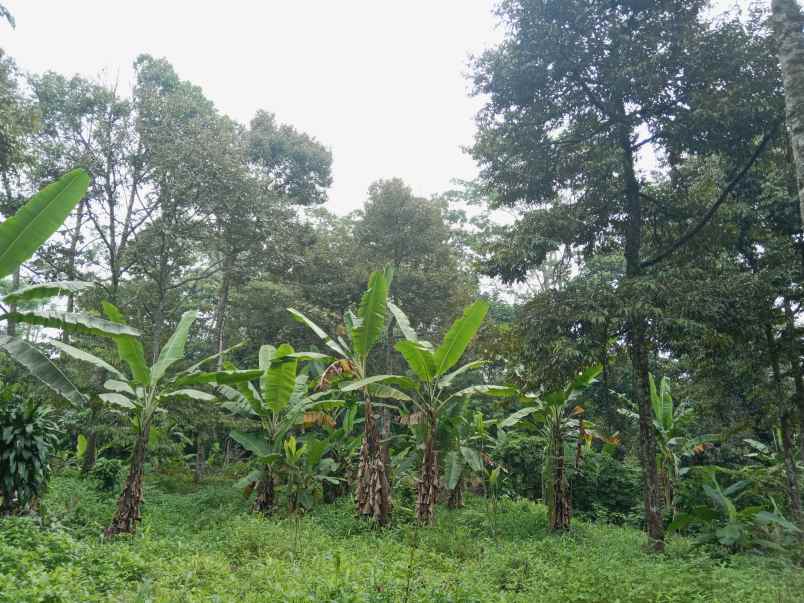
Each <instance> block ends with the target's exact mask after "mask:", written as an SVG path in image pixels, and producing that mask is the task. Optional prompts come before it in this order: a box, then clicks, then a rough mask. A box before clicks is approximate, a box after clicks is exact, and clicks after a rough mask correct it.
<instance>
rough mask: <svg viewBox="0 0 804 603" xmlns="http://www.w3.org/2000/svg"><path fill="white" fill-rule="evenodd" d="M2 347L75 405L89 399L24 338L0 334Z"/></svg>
mask: <svg viewBox="0 0 804 603" xmlns="http://www.w3.org/2000/svg"><path fill="white" fill-rule="evenodd" d="M0 347H2V348H3V349H4V350H5V351H6V352H8V354H9V355H10V356H11V357H12V358H13V359H14V360H16V361H17V362H19V363H20V364H21V365H22V366H24V367H25V368H26V369H28V372H29V373H31V375H33V376H34V377H36V378H37V379H39V381H41V382H42V383H44V384H45V385H47V386H48V387H49V388H50V389H52V390H53V391H54V392H56V393H57V394H59V395H60V396H61V397H63V398H65V399H66V400H68V401H70V402H71V403H72V404H74V405H75V406H79V407H80V406H83V405H84V404H86V402H87V399H86V397H85V396H84V394H82V393H81V392H80V391H78V389H77V388H76V387H75V385H73V384H72V382H71V381H70V380H69V379H68V378H67V377H66V376H65V375H64V373H62V372H61V370H60V369H59V367H57V366H56V365H55V364H53V362H51V360H50V358H48V357H47V356H46V355H45V354H43V353H42V352H41V351H40V350H39V349H38V348H36V347H35V346H33V345H32V344H30V343H28V342H27V341H25V340H24V339H19V338H17V337H9V336H8V335H0Z"/></svg>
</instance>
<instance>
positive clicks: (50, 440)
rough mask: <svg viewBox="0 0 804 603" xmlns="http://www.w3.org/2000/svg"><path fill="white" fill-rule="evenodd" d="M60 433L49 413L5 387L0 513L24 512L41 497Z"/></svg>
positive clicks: (0, 411) (0, 414)
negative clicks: (50, 458)
mask: <svg viewBox="0 0 804 603" xmlns="http://www.w3.org/2000/svg"><path fill="white" fill-rule="evenodd" d="M58 431H59V430H58V426H57V425H56V423H55V422H54V420H53V417H52V413H51V411H50V410H49V409H47V408H45V407H43V406H41V405H39V404H37V403H36V402H34V401H32V400H25V399H23V398H22V397H21V396H19V395H17V394H16V393H14V389H13V387H9V386H4V388H3V391H2V400H0V499H2V500H0V512H2V513H4V514H9V513H15V512H20V511H24V510H26V509H27V508H28V506H29V505H30V504H31V503H32V502H33V501H34V500H35V499H36V498H38V497H40V496H41V495H42V493H43V492H44V490H45V487H46V486H47V480H48V477H49V475H50V466H49V457H50V455H51V453H52V452H53V447H54V446H55V444H56V439H57V434H58Z"/></svg>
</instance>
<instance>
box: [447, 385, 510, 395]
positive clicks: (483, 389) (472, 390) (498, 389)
mask: <svg viewBox="0 0 804 603" xmlns="http://www.w3.org/2000/svg"><path fill="white" fill-rule="evenodd" d="M454 395H455V396H459V397H466V396H477V395H484V396H493V397H496V398H506V397H509V396H514V395H516V389H514V388H513V387H506V386H504V385H472V386H471V387H466V388H464V389H462V390H460V391H459V392H456V393H455V394H454Z"/></svg>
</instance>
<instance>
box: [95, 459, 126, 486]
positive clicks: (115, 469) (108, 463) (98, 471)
mask: <svg viewBox="0 0 804 603" xmlns="http://www.w3.org/2000/svg"><path fill="white" fill-rule="evenodd" d="M124 465H125V463H123V461H121V460H120V459H106V458H99V459H98V460H97V461H95V466H94V467H93V468H92V471H91V472H90V475H91V476H92V477H94V478H95V479H96V480H97V481H98V488H99V489H101V490H103V491H104V492H112V491H114V490H116V489H117V487H118V484H119V482H120V472H121V471H122V470H123V466H124Z"/></svg>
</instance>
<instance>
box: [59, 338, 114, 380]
mask: <svg viewBox="0 0 804 603" xmlns="http://www.w3.org/2000/svg"><path fill="white" fill-rule="evenodd" d="M50 345H52V346H53V347H54V348H56V349H58V350H60V351H62V352H64V353H65V354H67V355H68V356H70V357H71V358H75V359H76V360H81V361H82V362H88V363H89V364H94V365H95V366H97V367H98V368H102V369H103V370H105V371H107V372H109V373H111V374H112V375H114V376H116V377H118V378H119V379H126V376H125V375H124V374H123V373H121V372H120V371H118V370H117V369H116V368H114V367H113V366H112V365H111V364H109V363H108V362H106V361H105V360H103V359H101V358H98V357H97V356H95V355H94V354H90V353H89V352H85V351H84V350H79V349H78V348H76V347H74V346H71V345H70V344H69V343H64V342H63V341H59V340H57V339H54V340H53V341H51V342H50Z"/></svg>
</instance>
